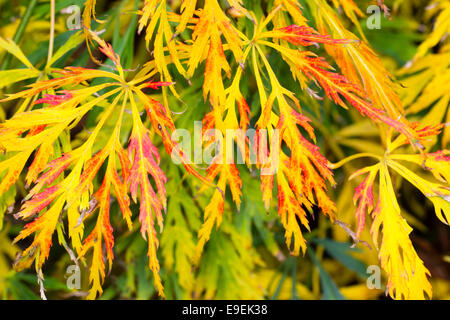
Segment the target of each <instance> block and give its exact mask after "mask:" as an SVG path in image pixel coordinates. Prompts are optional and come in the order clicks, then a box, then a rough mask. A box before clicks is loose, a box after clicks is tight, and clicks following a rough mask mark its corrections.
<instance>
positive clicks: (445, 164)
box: [333, 135, 450, 299]
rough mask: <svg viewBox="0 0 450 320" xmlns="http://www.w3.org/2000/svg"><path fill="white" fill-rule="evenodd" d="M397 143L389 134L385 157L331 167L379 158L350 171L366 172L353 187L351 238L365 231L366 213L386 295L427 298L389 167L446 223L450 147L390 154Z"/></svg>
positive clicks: (422, 268) (427, 289) (427, 287)
mask: <svg viewBox="0 0 450 320" xmlns="http://www.w3.org/2000/svg"><path fill="white" fill-rule="evenodd" d="M399 146H401V144H398V138H397V139H396V140H394V141H392V140H391V135H389V136H388V138H387V148H388V150H389V153H386V154H385V155H384V157H380V156H377V155H374V154H370V153H368V154H356V155H353V156H351V157H349V158H347V159H344V160H343V161H341V162H340V164H339V165H334V166H333V167H334V168H336V167H337V166H340V165H342V164H343V163H344V162H346V161H350V160H353V159H356V158H358V157H366V156H367V157H371V158H374V159H377V160H378V161H379V162H378V163H377V164H375V165H372V166H368V167H365V168H362V169H360V170H358V171H356V172H354V173H353V174H352V175H351V176H350V178H349V179H353V178H355V177H357V176H360V175H366V177H365V179H364V180H363V182H362V183H361V184H360V185H359V186H358V187H357V188H356V190H355V194H354V198H353V200H354V203H355V204H356V203H358V207H357V209H356V213H355V214H356V217H357V220H358V226H357V232H356V236H357V237H359V236H360V235H361V233H362V231H363V230H364V225H365V217H366V214H371V215H372V217H373V222H372V226H371V228H370V231H371V233H372V236H373V242H374V243H375V245H376V246H377V247H378V239H379V233H380V230H381V232H382V239H381V244H380V245H379V257H380V261H381V266H382V267H383V269H384V270H385V271H386V273H387V274H388V284H387V290H388V292H389V294H390V295H391V296H392V297H393V298H395V299H425V298H426V297H428V298H431V297H432V292H431V285H430V282H429V280H428V277H429V276H430V273H429V271H428V270H427V269H426V268H425V266H424V265H423V262H422V260H421V259H420V258H419V256H418V255H417V253H416V251H415V249H414V247H413V245H412V243H411V240H410V239H409V234H410V233H411V231H412V228H411V227H410V226H409V225H408V223H407V222H406V221H405V220H404V218H403V217H402V216H401V209H400V207H399V204H398V202H397V199H396V195H395V190H394V186H393V184H392V178H391V174H390V172H389V169H391V170H392V171H393V172H395V173H396V174H399V175H400V176H401V177H403V178H404V179H406V180H407V181H408V182H410V183H411V184H412V185H413V186H414V187H416V188H417V189H418V190H420V191H421V192H422V193H423V194H424V196H425V197H427V198H428V199H429V200H430V201H431V202H432V203H433V205H434V208H435V211H436V216H437V217H438V218H439V219H440V220H441V221H442V222H443V223H445V224H448V223H449V218H450V201H449V196H450V191H449V188H448V184H449V182H450V180H449V178H450V176H449V175H448V169H449V163H450V162H449V161H450V158H449V157H448V156H447V155H448V154H449V151H447V150H442V151H437V152H435V153H430V154H401V153H398V151H397V152H395V151H396V150H397V149H398V148H399ZM402 161H404V162H409V163H412V164H415V165H417V166H421V167H422V168H423V169H424V170H426V171H430V172H431V173H432V174H433V176H434V178H435V179H436V181H439V182H433V181H430V180H428V179H425V178H423V177H421V176H419V175H418V174H416V173H415V172H413V171H411V170H410V169H409V168H408V167H407V166H405V165H404V164H402V163H400V162H402ZM377 176H379V182H378V189H379V191H378V199H377V200H376V199H375V197H374V191H373V190H374V184H375V181H376V177H377ZM375 202H376V205H375V207H374V203H375Z"/></svg>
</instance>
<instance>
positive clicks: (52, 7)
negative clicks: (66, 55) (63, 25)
mask: <svg viewBox="0 0 450 320" xmlns="http://www.w3.org/2000/svg"><path fill="white" fill-rule="evenodd" d="M54 40H55V0H50V40H49V43H48V56H47V67H49V64H50V61H51V59H52V55H53V44H54V42H55V41H54Z"/></svg>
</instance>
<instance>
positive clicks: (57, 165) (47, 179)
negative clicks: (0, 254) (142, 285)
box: [0, 34, 209, 298]
mask: <svg viewBox="0 0 450 320" xmlns="http://www.w3.org/2000/svg"><path fill="white" fill-rule="evenodd" d="M91 37H92V39H93V41H95V42H96V43H98V45H99V47H100V50H101V51H102V52H103V53H104V54H105V55H106V56H107V57H108V58H110V59H111V60H112V61H113V62H114V65H115V68H116V70H117V72H118V74H116V73H113V72H109V71H102V70H94V69H85V68H81V67H67V68H65V69H64V70H59V71H58V73H59V74H61V76H60V77H56V78H54V79H50V80H45V81H38V82H36V83H33V84H31V85H30V86H29V89H26V90H23V91H21V92H18V93H16V94H12V95H10V96H8V97H7V98H6V99H4V100H3V101H7V100H12V99H17V98H22V97H24V98H29V97H32V96H37V95H39V94H40V93H42V92H45V91H48V90H53V91H56V93H57V94H44V96H43V98H41V99H38V100H37V101H36V102H35V104H46V105H48V106H47V107H45V106H44V107H43V108H40V109H34V110H31V111H28V112H24V113H18V114H16V115H15V116H14V117H12V118H11V119H9V120H7V121H6V122H5V123H3V124H1V125H0V132H1V133H2V135H1V138H0V145H1V146H2V148H4V149H5V150H6V151H7V154H9V155H10V157H8V158H7V159H6V160H4V161H2V162H0V171H1V172H3V171H5V170H7V173H6V176H5V179H3V180H2V183H1V185H0V186H1V188H2V189H5V190H6V189H8V188H9V187H10V186H11V185H12V184H13V183H14V182H15V180H16V179H17V177H18V176H19V174H20V172H21V171H22V170H23V167H24V165H25V162H26V161H27V160H28V158H29V157H30V156H31V154H32V153H33V152H34V150H37V152H36V153H35V156H34V161H33V162H32V164H31V166H30V167H29V169H28V173H27V176H26V179H27V181H28V183H29V184H32V183H34V185H33V186H32V189H31V190H30V192H29V194H28V196H27V198H26V199H25V200H26V201H25V202H24V204H23V206H22V209H21V211H20V212H19V213H18V214H17V216H18V217H20V218H22V219H28V218H30V217H32V216H34V215H35V214H39V216H38V217H37V218H35V219H34V221H32V222H31V223H29V224H27V225H26V227H25V229H24V230H23V231H22V232H21V233H20V234H19V236H18V237H17V238H16V239H15V241H19V240H22V239H24V238H26V237H28V236H31V235H32V234H36V236H35V238H34V240H33V242H32V244H31V245H30V246H29V247H28V248H27V249H26V250H24V252H23V253H22V255H21V256H20V257H19V259H18V260H17V263H16V267H17V268H18V269H22V268H24V267H28V266H29V265H30V264H31V263H32V261H33V260H35V261H36V268H37V270H41V268H42V265H43V264H44V262H45V260H46V259H47V258H48V255H49V251H50V247H51V245H52V235H53V233H54V231H55V230H56V228H57V226H58V224H61V222H60V219H61V218H62V217H64V212H67V219H68V222H69V223H68V225H69V237H70V238H71V239H72V245H73V247H74V248H75V250H76V252H77V253H78V256H79V257H80V258H83V257H84V256H85V255H86V253H87V252H88V251H89V250H90V249H91V248H92V249H93V258H92V262H91V271H90V282H91V290H90V294H89V296H88V297H89V298H95V297H96V295H97V293H100V294H101V292H102V288H101V284H102V282H103V280H104V277H105V268H106V266H105V263H104V262H103V250H102V244H103V243H104V244H105V248H106V255H107V259H108V263H109V267H111V264H112V260H113V249H112V248H113V245H114V238H113V234H112V227H111V224H110V222H109V205H110V204H109V203H110V198H111V196H110V193H111V192H112V191H114V193H115V196H116V198H117V199H118V202H119V206H120V208H121V211H122V214H123V218H124V219H125V220H126V222H127V224H128V226H129V228H131V227H132V221H131V211H130V209H129V198H128V192H130V194H131V197H132V199H133V200H134V201H137V197H138V188H139V189H140V208H141V210H140V215H139V220H140V222H141V232H142V235H143V237H144V238H146V239H147V241H148V255H149V265H150V268H151V270H152V271H153V274H154V280H155V285H156V287H157V288H158V291H159V294H160V295H161V296H163V295H164V293H163V286H162V283H161V279H160V277H159V274H158V271H159V262H158V259H157V256H156V249H157V247H158V239H157V236H156V230H155V228H154V219H156V221H157V223H158V224H159V227H160V229H162V226H163V218H162V210H163V209H165V207H166V191H165V187H164V184H165V182H166V177H165V175H164V173H163V172H162V170H161V169H160V168H159V166H158V163H159V154H158V151H157V149H156V147H154V146H153V144H152V142H151V140H150V136H149V133H150V131H149V129H147V128H146V127H145V126H144V124H143V122H142V120H141V116H140V113H141V112H140V109H141V108H143V109H146V110H147V114H148V118H149V120H150V123H151V125H152V127H153V129H154V130H155V132H157V133H158V134H159V135H160V136H161V137H162V139H163V142H164V144H165V145H166V148H167V150H168V151H169V152H172V151H173V148H174V146H175V143H174V142H173V141H172V140H171V135H170V132H171V131H172V130H174V129H175V126H174V124H173V122H172V120H171V118H170V116H169V112H168V110H167V109H166V108H165V107H164V106H163V105H162V104H160V103H159V102H157V101H156V100H153V99H150V98H148V97H147V95H146V94H144V93H143V92H142V89H144V88H154V89H156V88H159V87H161V86H168V85H170V84H171V83H170V82H149V81H146V78H148V77H149V76H148V75H147V74H144V75H142V74H141V75H139V76H142V77H141V78H139V79H134V80H132V81H129V82H128V83H127V85H126V86H125V85H124V83H126V82H125V79H124V74H125V73H124V70H123V68H122V66H121V63H120V59H119V57H118V55H117V54H115V53H114V51H113V50H112V47H111V46H110V45H109V44H107V43H106V42H105V41H103V40H101V39H100V38H98V36H97V35H96V34H91ZM105 77H106V78H108V79H109V82H106V83H103V84H99V85H94V86H90V87H83V86H82V85H81V83H84V82H86V81H92V80H93V79H95V78H105ZM80 86H81V88H80ZM62 88H63V89H62ZM57 90H60V91H57ZM102 90H103V91H102ZM99 91H102V94H98V92H99ZM109 98H111V99H112V102H109V101H108V99H109ZM136 98H137V99H138V102H137V101H136ZM101 104H103V105H104V106H105V107H104V110H103V112H101V113H100V116H99V121H98V122H97V124H96V126H95V128H94V130H93V131H92V133H91V134H90V136H89V138H88V139H87V140H86V141H85V142H84V143H82V144H81V146H79V147H77V148H76V149H74V150H70V151H68V152H66V153H64V154H62V155H60V156H58V155H57V154H55V155H54V156H55V158H54V159H53V160H52V159H51V158H52V155H51V150H52V146H53V145H54V144H55V141H57V139H58V137H59V136H60V135H61V134H62V133H63V132H64V130H65V129H66V128H67V127H70V126H73V125H74V124H76V123H77V122H78V121H80V120H81V118H82V117H83V116H84V115H85V114H87V113H88V112H89V111H90V110H91V109H92V108H93V107H94V106H95V105H101ZM127 105H130V106H131V110H132V119H133V130H132V134H131V137H130V141H129V145H128V155H127V153H126V152H125V150H124V149H123V146H122V142H121V141H120V139H119V137H120V131H121V125H122V123H123V120H124V119H123V117H124V114H125V108H126V107H127ZM117 107H118V110H119V113H118V117H115V119H111V118H112V117H111V115H112V114H113V111H116V110H117V109H116V108H117ZM108 121H116V125H115V126H114V129H113V130H112V132H111V135H110V136H109V138H108V139H107V141H106V144H104V145H103V146H100V150H98V149H97V150H98V151H97V152H95V154H94V155H92V151H93V148H94V147H95V148H99V146H98V144H96V140H97V137H98V135H99V133H100V132H101V131H102V130H103V127H104V125H105V124H106V123H107V122H108ZM24 133H26V134H25V135H24ZM179 152H180V153H182V150H179ZM91 155H92V156H91ZM116 156H117V158H118V160H119V163H120V170H121V172H122V173H121V176H119V173H118V166H117V163H116V161H117V158H116ZM13 163H14V165H13ZM104 163H107V166H106V173H105V177H104V179H103V182H102V184H101V186H100V187H99V188H98V189H97V191H95V192H92V185H93V182H94V180H95V178H96V177H97V176H98V172H99V170H100V168H101V167H102V165H103V164H104ZM184 164H185V167H186V168H188V170H189V172H191V173H193V174H195V175H196V176H198V177H199V178H200V179H202V181H204V182H205V183H208V182H209V181H208V180H206V179H205V178H203V177H201V176H200V175H199V174H198V173H197V172H196V171H195V170H194V169H193V168H192V167H191V166H190V164H188V163H186V162H184ZM66 172H67V173H68V174H67V175H66V174H65V173H66ZM149 175H150V176H151V177H152V179H153V181H154V182H155V185H156V188H157V194H156V192H155V191H154V190H153V187H152V185H151V184H150V180H149ZM128 186H129V187H128ZM128 190H129V191H128ZM47 208H48V209H47ZM96 209H98V215H97V223H96V225H95V227H94V229H93V231H91V233H90V234H89V235H88V236H87V237H86V238H85V239H84V240H82V238H83V233H84V232H83V229H84V227H83V224H84V220H85V219H87V218H88V217H89V216H91V215H93V213H94V212H95V211H96Z"/></svg>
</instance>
